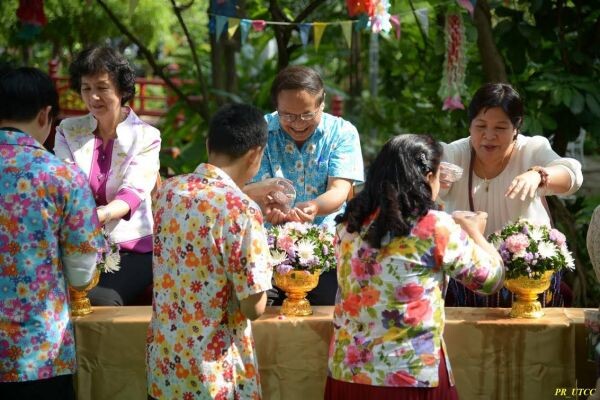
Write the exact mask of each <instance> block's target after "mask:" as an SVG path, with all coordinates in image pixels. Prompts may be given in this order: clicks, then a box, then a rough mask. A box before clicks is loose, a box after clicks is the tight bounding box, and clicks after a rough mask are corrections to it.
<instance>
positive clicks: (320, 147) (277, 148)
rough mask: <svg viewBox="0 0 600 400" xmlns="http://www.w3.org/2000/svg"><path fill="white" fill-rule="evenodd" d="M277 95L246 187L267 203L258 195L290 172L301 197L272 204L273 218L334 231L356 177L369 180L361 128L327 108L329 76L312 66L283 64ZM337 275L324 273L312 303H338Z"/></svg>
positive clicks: (275, 88) (274, 89) (267, 212)
mask: <svg viewBox="0 0 600 400" xmlns="http://www.w3.org/2000/svg"><path fill="white" fill-rule="evenodd" d="M271 100H272V102H273V104H274V105H275V107H276V109H277V111H275V112H273V113H272V114H267V115H266V116H265V118H266V120H267V123H268V125H269V136H268V140H267V147H266V149H265V153H264V156H263V160H262V164H261V166H260V170H259V171H258V173H257V174H256V177H255V183H252V184H250V185H247V186H246V187H245V189H244V191H245V192H246V193H247V194H248V195H249V196H250V197H253V198H254V199H255V200H257V202H258V203H259V204H264V201H261V199H260V198H257V197H259V196H260V194H261V193H264V192H265V191H266V189H265V187H266V185H269V184H272V182H273V179H270V178H285V179H287V180H289V181H290V182H291V183H292V184H293V185H294V189H295V190H296V203H295V205H294V206H293V208H291V209H290V210H282V209H281V208H279V207H277V205H276V204H266V206H265V207H264V213H265V219H266V220H267V222H269V223H271V224H273V225H277V224H281V223H284V222H287V221H298V222H314V223H316V224H323V225H326V226H327V227H328V228H329V229H330V230H332V231H333V229H334V226H335V222H334V218H335V216H336V215H337V214H339V213H341V212H343V211H344V208H345V204H346V199H347V198H348V194H349V193H350V191H351V190H352V187H353V185H354V183H357V182H362V181H363V180H364V171H363V160H362V153H361V149H360V140H359V136H358V132H357V130H356V128H355V127H354V125H352V124H351V123H350V122H348V121H345V120H344V119H342V118H339V117H335V116H333V115H331V114H327V113H325V112H324V111H323V109H324V106H325V103H324V100H325V90H324V86H323V81H322V79H321V77H320V76H319V74H318V73H317V72H316V71H315V70H314V69H312V68H308V67H303V66H291V67H287V68H285V69H283V70H281V71H280V72H279V74H278V75H277V77H276V78H275V80H274V81H273V86H272V87H271ZM261 188H262V189H263V190H262V191H261ZM335 280H336V278H335V270H334V271H330V272H327V273H325V274H323V276H321V279H320V282H319V286H318V287H317V289H315V290H314V291H313V292H311V293H310V295H309V300H311V303H312V304H315V305H320V304H322V305H324V304H333V303H334V300H335V292H336V287H337V284H336V282H335Z"/></svg>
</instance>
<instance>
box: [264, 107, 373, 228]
mask: <svg viewBox="0 0 600 400" xmlns="http://www.w3.org/2000/svg"><path fill="white" fill-rule="evenodd" d="M265 118H266V120H267V123H268V125H269V136H268V140H267V147H266V149H265V154H264V156H263V159H262V163H261V165H260V169H259V171H258V173H257V174H256V176H255V179H254V180H255V181H260V180H263V179H267V178H273V177H278V178H286V179H289V180H290V181H292V183H293V184H294V188H295V189H296V203H299V202H304V201H309V200H313V199H315V198H316V197H318V196H320V195H322V194H323V193H325V191H326V190H327V179H328V178H329V177H332V178H345V179H349V180H352V181H356V182H362V181H363V180H364V171H363V159H362V153H361V150H360V140H359V137H358V132H357V130H356V128H355V127H354V125H352V124H351V123H350V122H348V121H345V120H343V119H342V118H338V117H334V116H333V115H330V114H327V113H323V116H322V118H321V122H320V123H319V126H317V129H316V130H315V132H314V133H313V134H312V135H311V136H310V137H309V138H308V140H307V141H306V142H304V144H303V145H302V147H301V148H300V149H298V146H296V143H295V142H294V140H293V139H292V138H291V137H290V136H289V135H288V134H287V133H286V132H285V131H284V130H283V129H281V126H280V124H279V116H278V115H277V112H274V113H272V114H267V115H266V116H265ZM344 208H345V205H344V206H342V208H341V209H340V210H338V211H335V212H334V213H332V214H330V215H321V216H318V217H317V218H315V221H314V222H315V223H316V224H325V225H327V226H328V227H330V228H331V230H332V231H333V229H334V226H335V223H334V217H335V216H336V215H337V214H339V213H341V212H343V211H344Z"/></svg>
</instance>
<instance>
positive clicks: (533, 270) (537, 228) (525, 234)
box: [489, 219, 575, 279]
mask: <svg viewBox="0 0 600 400" xmlns="http://www.w3.org/2000/svg"><path fill="white" fill-rule="evenodd" d="M489 240H490V242H491V243H492V244H494V246H495V247H496V249H498V252H499V253H500V256H501V257H502V260H503V261H504V267H505V268H506V279H515V278H518V277H520V276H527V277H529V278H533V279H538V278H540V277H541V276H542V275H543V274H544V273H545V272H546V271H558V270H561V269H571V270H572V269H574V268H575V262H574V260H573V256H572V255H571V253H570V252H569V250H568V249H567V241H566V238H565V235H563V234H562V233H561V232H560V231H558V230H556V229H551V228H549V227H547V226H546V225H536V224H533V223H532V222H531V221H528V220H526V219H519V220H518V221H517V222H514V223H508V224H507V225H505V226H504V228H502V229H501V230H500V231H499V232H495V233H492V234H491V235H490V237H489Z"/></svg>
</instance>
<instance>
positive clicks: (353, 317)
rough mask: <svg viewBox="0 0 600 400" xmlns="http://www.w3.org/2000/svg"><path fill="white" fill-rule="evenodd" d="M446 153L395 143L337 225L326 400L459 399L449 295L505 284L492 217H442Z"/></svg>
mask: <svg viewBox="0 0 600 400" xmlns="http://www.w3.org/2000/svg"><path fill="white" fill-rule="evenodd" d="M441 157H442V147H441V145H440V144H439V143H437V142H436V141H435V140H434V139H433V138H431V137H430V136H421V135H399V136H396V137H394V138H392V139H391V140H389V141H388V142H387V143H386V144H385V145H384V147H383V149H382V150H381V152H380V153H379V155H378V156H377V158H376V159H375V161H374V162H373V163H372V165H371V166H370V168H369V173H368V176H367V180H366V182H365V187H364V189H363V190H362V191H361V192H360V193H359V194H358V195H357V196H356V197H355V198H354V199H352V200H351V201H350V202H349V203H348V206H347V208H346V210H345V212H344V214H343V215H340V216H338V217H337V218H336V221H337V222H338V226H337V237H336V244H335V248H336V256H337V259H338V269H337V274H338V284H339V294H340V296H339V297H338V299H337V301H336V305H335V311H334V335H333V337H332V340H331V347H330V353H329V377H328V378H327V385H326V389H325V399H345V400H353V399H384V400H385V399H444V400H452V399H457V398H458V394H457V391H456V388H455V387H454V382H453V378H452V374H451V370H450V365H449V363H448V359H447V357H446V350H445V345H444V340H443V338H442V333H443V330H444V300H443V295H442V293H443V288H444V286H445V284H446V283H447V281H448V277H449V276H451V277H454V278H456V279H458V280H460V281H462V282H464V283H465V285H467V286H468V287H469V288H471V289H472V290H475V291H477V292H481V293H493V292H494V291H496V290H498V289H499V288H500V286H501V285H502V281H503V275H504V272H503V266H502V261H501V259H500V257H499V256H498V253H497V252H496V250H495V249H494V247H493V246H492V245H491V244H489V243H488V242H487V241H486V240H485V238H484V236H483V234H482V232H483V230H484V228H485V215H484V213H482V214H474V215H471V216H468V215H466V214H464V213H463V214H457V215H455V216H450V215H448V214H446V213H445V212H443V211H437V210H436V206H435V203H434V201H435V199H436V197H437V195H438V192H439V189H440V182H439V165H440V159H441Z"/></svg>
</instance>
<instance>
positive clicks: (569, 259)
mask: <svg viewBox="0 0 600 400" xmlns="http://www.w3.org/2000/svg"><path fill="white" fill-rule="evenodd" d="M561 252H562V254H563V256H564V257H565V264H566V267H567V268H568V269H570V270H574V269H575V259H574V258H573V256H572V255H571V252H570V251H568V250H567V248H566V246H563V248H561Z"/></svg>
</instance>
